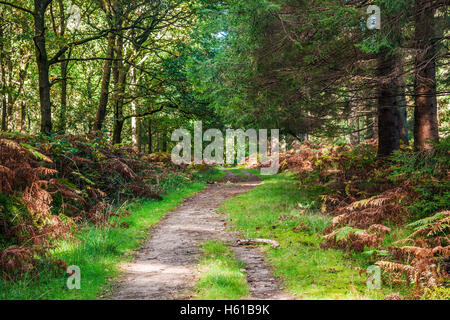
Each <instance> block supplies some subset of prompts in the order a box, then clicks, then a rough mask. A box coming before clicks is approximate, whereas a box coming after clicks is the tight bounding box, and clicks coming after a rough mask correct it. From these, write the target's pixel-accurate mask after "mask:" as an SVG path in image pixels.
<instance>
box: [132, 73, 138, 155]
mask: <svg viewBox="0 0 450 320" xmlns="http://www.w3.org/2000/svg"><path fill="white" fill-rule="evenodd" d="M135 85H136V68H135V67H131V70H130V92H131V95H132V96H134V94H133V93H134V91H135ZM132 99H133V98H132ZM136 112H137V109H136V100H133V101H132V102H131V113H132V114H136ZM137 120H138V119H137V118H136V117H132V118H131V142H132V146H133V148H135V149H136V150H138V149H139V148H138V132H137V131H138V129H137V125H138V123H137Z"/></svg>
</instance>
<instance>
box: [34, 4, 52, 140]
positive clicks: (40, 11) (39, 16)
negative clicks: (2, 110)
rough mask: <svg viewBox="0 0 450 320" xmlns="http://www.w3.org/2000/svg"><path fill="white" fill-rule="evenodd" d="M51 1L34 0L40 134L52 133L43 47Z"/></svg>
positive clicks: (47, 77)
mask: <svg viewBox="0 0 450 320" xmlns="http://www.w3.org/2000/svg"><path fill="white" fill-rule="evenodd" d="M50 2H51V0H34V8H35V12H34V30H35V36H34V44H35V51H36V63H37V67H38V74H39V99H40V105H41V132H42V133H43V134H46V135H48V134H50V133H51V132H52V104H51V100H50V80H49V63H48V57H47V48H46V45H45V11H46V9H47V7H48V5H49V4H50Z"/></svg>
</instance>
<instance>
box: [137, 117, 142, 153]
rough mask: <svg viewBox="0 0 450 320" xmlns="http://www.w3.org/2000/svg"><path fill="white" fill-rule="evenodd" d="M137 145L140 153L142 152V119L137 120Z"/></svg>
mask: <svg viewBox="0 0 450 320" xmlns="http://www.w3.org/2000/svg"><path fill="white" fill-rule="evenodd" d="M136 127H137V130H136V131H137V132H136V140H137V141H136V143H137V148H138V151H139V152H142V120H141V118H137V119H136Z"/></svg>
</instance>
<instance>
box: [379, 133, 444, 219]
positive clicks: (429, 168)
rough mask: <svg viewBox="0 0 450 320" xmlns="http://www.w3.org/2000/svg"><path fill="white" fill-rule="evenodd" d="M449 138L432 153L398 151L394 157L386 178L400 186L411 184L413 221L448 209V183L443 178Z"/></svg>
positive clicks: (410, 207) (410, 208)
mask: <svg viewBox="0 0 450 320" xmlns="http://www.w3.org/2000/svg"><path fill="white" fill-rule="evenodd" d="M449 152H450V137H446V138H444V139H442V140H441V141H440V142H439V143H438V144H437V145H436V146H435V148H434V151H433V152H414V151H412V150H411V151H399V152H396V153H395V154H394V155H393V161H394V165H393V166H392V173H391V174H390V175H389V177H388V178H389V179H390V180H391V181H392V182H395V183H399V182H402V181H410V182H412V183H413V186H412V189H413V190H414V191H415V192H416V193H417V194H418V200H417V201H416V202H414V203H413V204H412V205H411V206H409V207H408V209H409V211H410V212H411V213H412V214H413V215H414V216H415V217H416V218H423V217H428V216H430V215H434V214H435V213H436V212H439V211H442V210H445V209H448V208H449V204H450V192H449V190H450V181H449V180H448V179H447V178H446V176H447V171H448V168H449V167H450V161H449V157H448V154H449Z"/></svg>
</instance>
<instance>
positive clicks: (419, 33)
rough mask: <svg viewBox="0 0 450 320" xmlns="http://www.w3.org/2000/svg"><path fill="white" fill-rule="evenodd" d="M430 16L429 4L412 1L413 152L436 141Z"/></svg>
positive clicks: (420, 0)
mask: <svg viewBox="0 0 450 320" xmlns="http://www.w3.org/2000/svg"><path fill="white" fill-rule="evenodd" d="M434 12H435V10H434V8H433V2H432V1H430V0H416V31H415V39H416V49H417V56H416V78H415V88H414V89H415V102H416V107H415V110H414V145H415V147H416V149H417V150H431V149H432V148H433V145H432V144H433V143H434V142H437V141H439V127H438V116H437V114H438V112H437V99H436V58H435V56H436V53H437V43H436V40H435V39H433V38H434V37H435V32H434V27H433V24H434Z"/></svg>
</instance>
